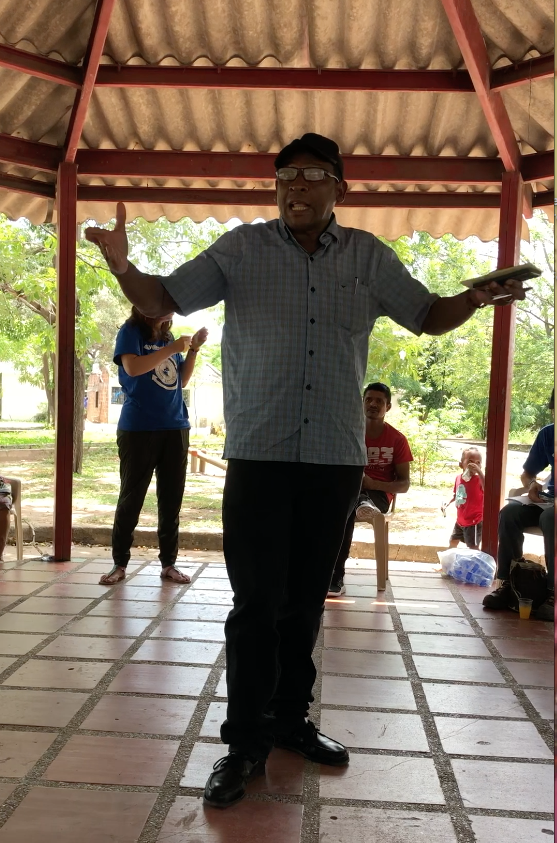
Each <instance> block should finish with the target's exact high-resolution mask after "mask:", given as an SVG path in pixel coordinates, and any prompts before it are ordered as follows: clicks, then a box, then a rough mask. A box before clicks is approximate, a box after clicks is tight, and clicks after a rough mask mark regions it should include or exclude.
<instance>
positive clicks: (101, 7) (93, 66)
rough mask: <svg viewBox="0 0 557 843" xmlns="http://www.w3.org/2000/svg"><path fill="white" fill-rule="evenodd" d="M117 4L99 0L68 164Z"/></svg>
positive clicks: (72, 125) (74, 113)
mask: <svg viewBox="0 0 557 843" xmlns="http://www.w3.org/2000/svg"><path fill="white" fill-rule="evenodd" d="M115 2H116V0H97V6H96V8H95V17H94V19H93V26H92V29H91V35H90V37H89V43H88V44H87V50H86V52H85V57H84V59H83V83H82V85H81V88H80V89H79V91H78V92H77V94H76V96H75V101H74V104H73V109H72V113H71V116H70V122H69V126H68V131H67V134H66V142H65V144H64V161H65V162H66V163H73V161H75V154H76V152H77V147H78V144H79V139H80V137H81V132H82V131H83V124H84V123H85V118H86V117H87V109H88V107H89V102H90V100H91V95H92V93H93V88H94V86H95V79H96V77H97V71H98V69H99V64H100V61H101V56H102V53H103V48H104V42H105V40H106V35H107V33H108V26H109V23H110V16H111V14H112V10H113V8H114V4H115Z"/></svg>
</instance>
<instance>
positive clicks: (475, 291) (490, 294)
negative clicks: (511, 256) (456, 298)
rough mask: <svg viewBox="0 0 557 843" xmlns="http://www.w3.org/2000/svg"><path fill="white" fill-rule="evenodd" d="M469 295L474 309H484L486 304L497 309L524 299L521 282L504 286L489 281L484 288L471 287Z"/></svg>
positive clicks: (524, 294) (509, 282) (512, 281)
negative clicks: (474, 306)
mask: <svg viewBox="0 0 557 843" xmlns="http://www.w3.org/2000/svg"><path fill="white" fill-rule="evenodd" d="M469 295H470V298H471V300H472V301H473V302H474V304H475V305H476V307H484V306H485V305H488V304H492V305H495V306H496V307H497V306H500V305H505V304H512V302H515V301H523V300H524V299H525V298H526V293H525V292H524V288H523V285H522V281H514V280H511V281H507V282H506V283H505V284H497V282H496V281H491V283H489V284H486V286H485V287H473V288H472V289H471V290H470V293H469Z"/></svg>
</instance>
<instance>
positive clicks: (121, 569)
mask: <svg viewBox="0 0 557 843" xmlns="http://www.w3.org/2000/svg"><path fill="white" fill-rule="evenodd" d="M171 317H172V314H169V315H168V316H166V317H164V319H151V318H149V317H147V316H143V314H142V313H140V312H139V310H137V308H135V307H132V312H131V316H130V318H129V319H128V320H127V321H126V322H125V323H124V325H122V327H121V328H120V330H119V332H118V336H117V338H116V347H115V349H114V363H115V364H116V365H117V366H118V378H119V381H120V385H121V387H122V391H123V392H124V395H125V400H124V405H123V407H122V412H121V415H120V420H119V422H118V431H117V434H116V441H117V443H118V455H119V457H120V481H121V486H120V496H119V498H118V504H117V506H116V513H115V516H114V527H113V531H112V557H113V560H114V567H113V568H112V570H111V571H110V572H109V573H108V574H105V575H104V576H103V577H101V579H100V583H101V584H102V585H113V584H114V583H117V582H119V581H120V580H123V579H124V578H125V576H126V567H127V564H128V562H129V559H130V548H131V545H132V541H133V532H134V530H135V528H136V526H137V522H138V520H139V515H140V513H141V508H142V506H143V503H144V501H145V495H146V494H147V489H148V488H149V484H150V482H151V480H152V477H153V472H155V475H156V478H157V508H158V537H159V550H160V553H159V559H160V561H161V564H162V572H161V577H162V578H164V579H170V580H173V581H174V582H177V583H181V584H182V583H188V582H189V581H190V578H189V577H188V576H187V575H186V574H183V573H182V572H181V571H179V570H178V568H176V567H175V562H176V558H177V556H178V529H179V519H180V508H181V506H182V497H183V494H184V485H185V482H186V466H187V461H188V445H189V429H190V423H189V419H188V410H187V407H186V405H185V403H184V400H183V397H182V389H183V387H185V386H186V384H187V383H188V381H189V379H190V378H191V376H192V373H193V369H194V366H195V358H196V354H197V352H198V351H199V349H200V348H201V346H202V345H203V343H204V342H205V340H206V339H207V329H206V328H201V329H200V330H199V331H198V332H197V333H196V334H194V336H193V337H191V338H190V337H189V336H181V337H178V339H176V340H175V339H174V337H173V336H172V334H171V333H170V328H171V325H172V321H171ZM186 352H187V353H186ZM184 353H186V356H185V357H184V356H183V354H184Z"/></svg>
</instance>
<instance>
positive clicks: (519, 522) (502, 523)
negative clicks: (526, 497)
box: [497, 501, 555, 587]
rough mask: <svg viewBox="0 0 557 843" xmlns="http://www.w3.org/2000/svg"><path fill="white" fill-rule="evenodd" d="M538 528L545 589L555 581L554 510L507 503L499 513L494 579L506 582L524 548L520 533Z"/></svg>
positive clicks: (522, 536)
mask: <svg viewBox="0 0 557 843" xmlns="http://www.w3.org/2000/svg"><path fill="white" fill-rule="evenodd" d="M526 527H539V528H540V530H541V531H542V533H543V543H544V552H545V567H546V568H547V576H548V579H549V585H550V586H551V587H552V586H553V581H554V577H555V509H554V507H551V508H546V509H542V507H541V506H523V505H522V504H521V503H517V502H516V501H511V502H510V503H508V504H507V505H506V506H504V507H503V509H502V510H501V512H500V513H499V547H498V550H497V576H498V577H499V579H501V580H508V579H509V576H510V571H511V562H512V560H513V559H520V558H521V556H522V548H523V546H524V529H525V528H526Z"/></svg>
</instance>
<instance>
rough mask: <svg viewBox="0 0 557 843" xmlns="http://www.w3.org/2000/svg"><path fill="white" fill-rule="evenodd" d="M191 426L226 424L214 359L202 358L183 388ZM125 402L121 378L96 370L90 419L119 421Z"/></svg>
mask: <svg viewBox="0 0 557 843" xmlns="http://www.w3.org/2000/svg"><path fill="white" fill-rule="evenodd" d="M183 395H184V401H185V402H186V407H187V408H188V413H189V417H190V422H191V426H192V428H193V429H195V430H201V431H204V432H205V431H207V432H209V431H210V429H211V427H221V426H222V425H223V424H224V417H223V403H222V376H221V373H220V372H219V370H218V369H217V368H215V366H213V365H211V363H206V362H203V361H200V363H199V364H198V365H197V367H196V368H195V370H194V374H193V377H192V379H191V380H190V382H189V384H188V385H187V387H186V388H185V389H184V390H183ZM123 403H124V393H123V392H122V387H121V386H120V384H119V383H118V378H117V377H115V376H114V375H112V374H111V373H110V372H109V371H108V369H102V370H98V369H97V370H96V371H93V372H92V373H91V374H90V375H89V380H88V382H87V420H88V421H90V422H93V423H94V424H117V423H118V419H119V418H120V413H121V411H122V404H123Z"/></svg>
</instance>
